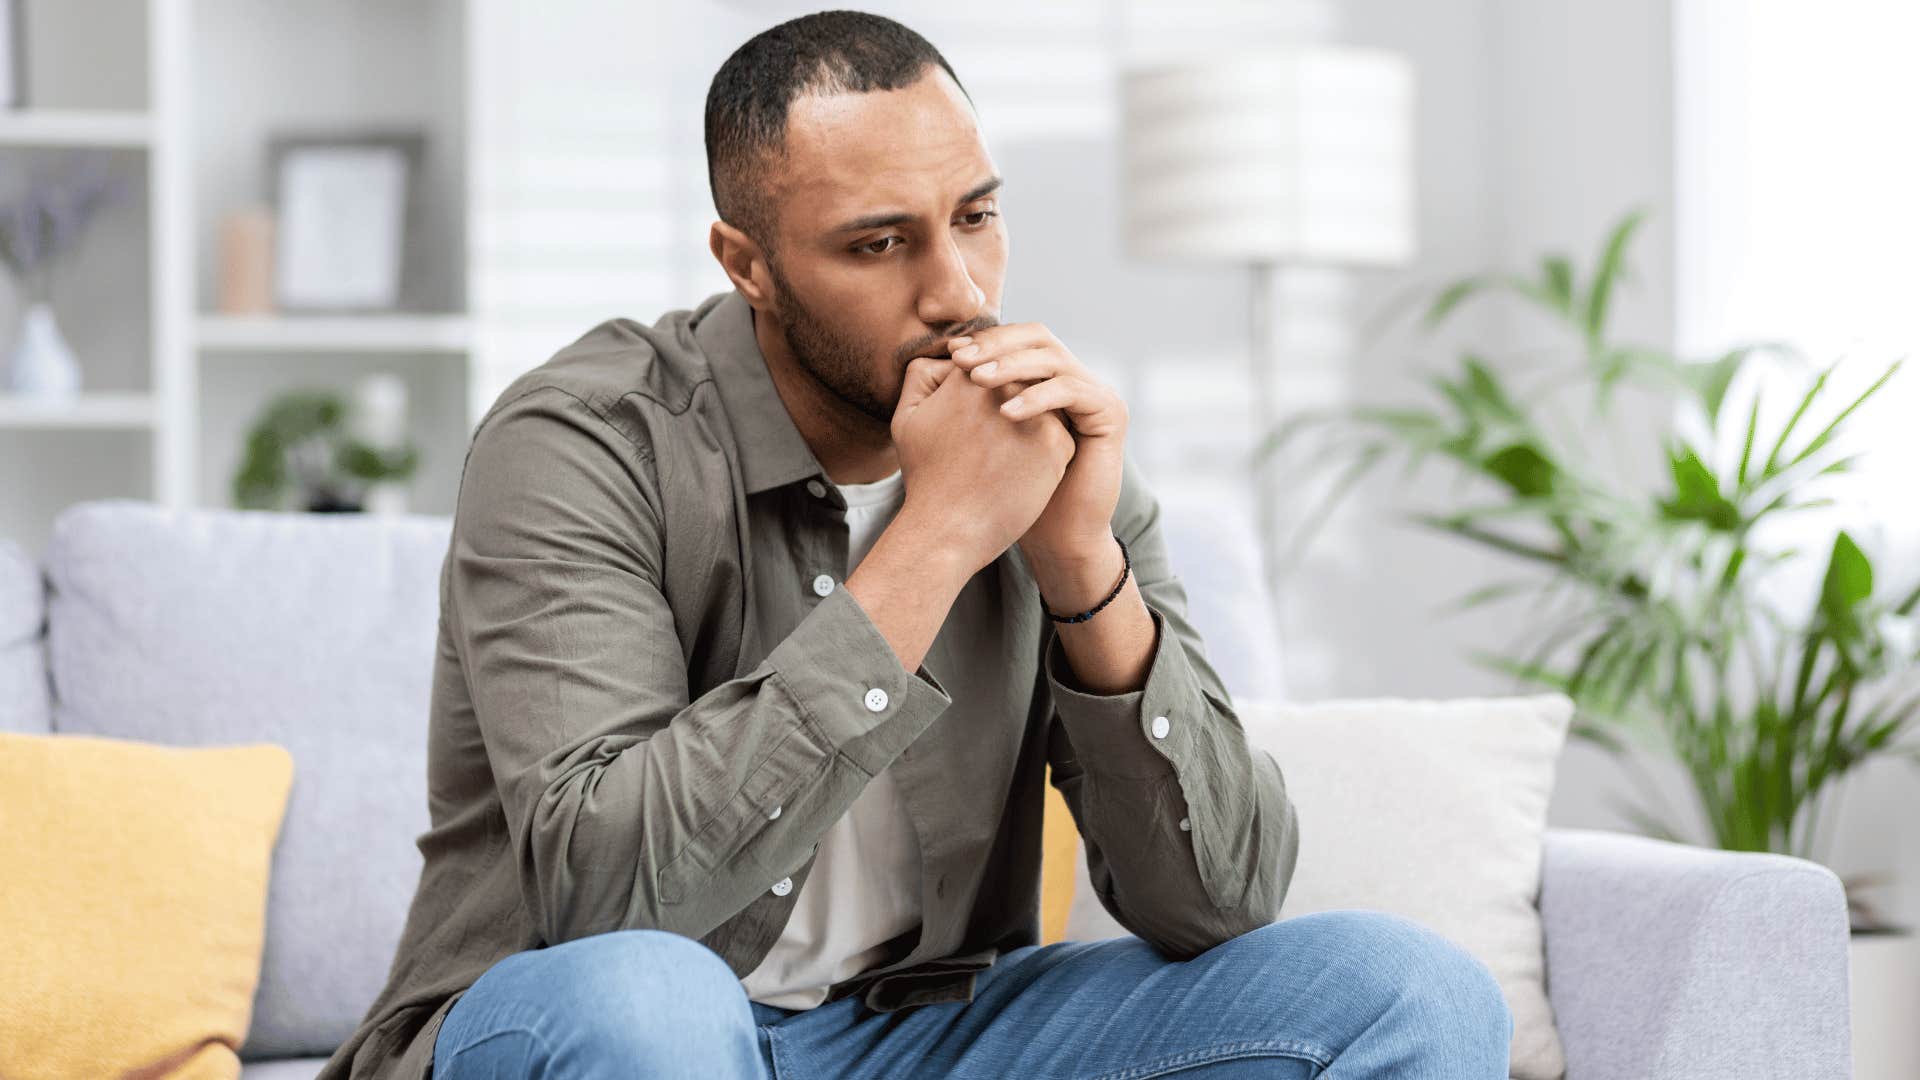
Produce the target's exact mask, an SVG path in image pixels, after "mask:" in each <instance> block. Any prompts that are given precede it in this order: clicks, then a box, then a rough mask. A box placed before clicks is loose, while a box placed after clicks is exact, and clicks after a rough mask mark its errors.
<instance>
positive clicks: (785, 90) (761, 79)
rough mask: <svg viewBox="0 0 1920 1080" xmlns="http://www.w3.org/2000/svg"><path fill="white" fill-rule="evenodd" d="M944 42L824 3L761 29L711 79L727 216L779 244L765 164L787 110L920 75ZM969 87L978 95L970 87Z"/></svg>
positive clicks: (709, 126) (716, 187)
mask: <svg viewBox="0 0 1920 1080" xmlns="http://www.w3.org/2000/svg"><path fill="white" fill-rule="evenodd" d="M931 65H938V66H939V68H940V69H941V70H942V71H945V72H946V73H947V75H948V77H949V78H951V79H953V84H954V85H955V86H960V77H959V76H958V75H955V74H954V73H953V67H952V65H950V64H948V63H947V59H946V57H944V56H941V55H940V50H938V49H936V48H934V47H933V45H932V43H931V42H929V41H927V39H926V38H923V37H921V36H920V35H919V34H916V33H914V32H913V31H912V30H909V29H908V28H907V27H905V26H903V25H902V24H900V23H898V22H895V21H894V20H892V19H889V18H886V17H884V16H880V15H873V14H870V13H868V12H864V11H818V12H815V13H813V14H811V15H802V16H800V17H799V18H797V19H789V20H787V21H786V22H783V23H781V24H780V25H778V26H775V27H771V28H769V29H766V30H762V31H761V32H760V33H758V34H755V35H754V36H753V37H751V38H748V39H747V41H746V43H745V44H744V45H741V46H740V47H739V48H738V49H735V50H734V51H733V55H732V56H729V57H727V60H726V63H724V64H721V65H720V70H719V71H718V72H716V73H714V76H713V84H712V85H711V86H709V87H708V88H707V117H706V130H707V186H708V188H709V189H710V190H711V191H712V193H713V208H714V209H715V210H716V211H718V212H719V214H720V220H722V221H724V222H726V223H727V224H729V225H732V226H733V227H734V228H736V229H739V230H740V231H741V232H744V233H746V234H747V235H748V236H750V237H752V238H753V239H754V241H755V242H756V243H758V244H759V245H760V246H761V247H762V248H764V249H766V251H767V253H768V255H769V257H771V255H772V252H773V234H774V229H773V226H774V221H773V216H774V215H773V201H772V199H771V197H770V195H769V192H768V190H767V183H766V180H765V175H766V170H765V168H764V165H765V164H766V163H767V161H768V160H769V159H771V158H778V157H780V156H782V155H784V154H785V153H786V140H787V110H788V108H789V107H790V106H791V105H792V104H793V103H794V101H795V100H797V99H798V98H799V97H800V96H801V95H802V94H807V93H841V94H846V93H858V94H865V93H871V92H873V91H876V90H898V89H901V88H902V87H907V86H911V85H913V84H914V83H916V82H919V81H920V78H921V77H922V76H923V75H925V74H926V73H927V68H928V67H929V66H931ZM960 93H961V94H962V95H965V96H966V97H967V103H968V104H969V105H971V104H972V103H973V97H972V96H971V95H968V94H967V88H966V87H964V86H960Z"/></svg>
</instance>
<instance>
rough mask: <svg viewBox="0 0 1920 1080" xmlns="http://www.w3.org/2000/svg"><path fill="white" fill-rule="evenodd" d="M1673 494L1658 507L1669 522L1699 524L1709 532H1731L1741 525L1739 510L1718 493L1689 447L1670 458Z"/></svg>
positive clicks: (1717, 486)
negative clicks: (1703, 525)
mask: <svg viewBox="0 0 1920 1080" xmlns="http://www.w3.org/2000/svg"><path fill="white" fill-rule="evenodd" d="M1673 486H1674V495H1673V497H1672V498H1670V499H1668V500H1667V501H1666V502H1664V503H1662V504H1661V506H1660V512H1661V514H1662V516H1664V517H1666V518H1667V519H1668V520H1671V521H1698V522H1701V523H1703V524H1705V525H1706V526H1707V527H1708V528H1710V529H1715V530H1718V531H1720V532H1732V531H1733V530H1734V529H1737V528H1739V526H1740V509H1739V508H1738V507H1736V506H1734V505H1733V504H1732V503H1730V502H1728V501H1727V499H1726V497H1725V496H1723V495H1721V494H1720V486H1719V483H1718V481H1716V480H1715V479H1714V475H1713V473H1712V471H1711V470H1709V469H1708V468H1707V466H1706V463H1705V462H1702V461H1701V460H1700V455H1699V454H1697V453H1695V452H1694V451H1693V449H1692V448H1691V447H1688V448H1686V453H1684V454H1675V455H1673Z"/></svg>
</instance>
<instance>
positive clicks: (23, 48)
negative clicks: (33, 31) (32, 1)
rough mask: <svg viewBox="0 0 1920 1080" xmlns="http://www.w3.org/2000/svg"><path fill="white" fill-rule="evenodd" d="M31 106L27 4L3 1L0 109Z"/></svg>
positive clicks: (0, 13) (0, 0) (0, 16)
mask: <svg viewBox="0 0 1920 1080" xmlns="http://www.w3.org/2000/svg"><path fill="white" fill-rule="evenodd" d="M26 106H27V3H26V0H0V108H6V109H24V108H26Z"/></svg>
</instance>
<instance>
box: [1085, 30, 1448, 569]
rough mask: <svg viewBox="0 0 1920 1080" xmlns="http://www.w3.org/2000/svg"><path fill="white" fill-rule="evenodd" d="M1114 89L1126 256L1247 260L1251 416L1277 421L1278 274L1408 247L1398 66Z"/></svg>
mask: <svg viewBox="0 0 1920 1080" xmlns="http://www.w3.org/2000/svg"><path fill="white" fill-rule="evenodd" d="M1121 89H1122V95H1121V107H1122V122H1121V134H1122V141H1123V147H1122V149H1123V154H1122V166H1123V171H1122V183H1121V193H1122V197H1123V200H1124V204H1123V208H1122V213H1123V222H1122V225H1123V229H1124V235H1125V240H1126V246H1127V252H1128V254H1129V255H1131V256H1133V257H1135V258H1143V259H1155V260H1162V261H1181V262H1202V263H1215V264H1218V263H1228V264H1234V265H1239V266H1242V267H1245V268H1246V269H1247V271H1248V274H1249V281H1250V285H1251V289H1252V291H1251V294H1250V297H1249V304H1248V319H1249V326H1248V331H1249V341H1248V345H1249V350H1248V352H1249V359H1250V376H1251V391H1252V397H1253V413H1254V421H1255V423H1256V425H1257V426H1256V430H1257V431H1259V432H1264V431H1266V430H1267V429H1269V428H1271V427H1272V426H1273V425H1274V424H1275V423H1277V422H1278V419H1279V418H1278V417H1277V416H1276V415H1275V402H1274V397H1275V395H1274V390H1275V379H1276V371H1277V367H1278V362H1279V358H1278V357H1277V356H1275V355H1274V353H1275V347H1274V331H1275V329H1276V323H1275V312H1274V308H1275V291H1276V286H1277V284H1278V280H1279V274H1280V272H1281V269H1282V268H1283V267H1287V266H1301V265H1319V266H1344V267H1369V266H1372V267H1384V266H1395V265H1399V264H1401V263H1404V262H1406V261H1407V260H1408V259H1410V258H1411V257H1412V255H1413V250H1414V213H1413V205H1414V203H1413V72H1412V68H1411V67H1410V66H1409V65H1408V64H1407V62H1406V60H1405V59H1403V58H1402V57H1400V56H1398V55H1396V54H1394V53H1391V52H1385V51H1381V50H1376V49H1358V48H1350V47H1336V46H1320V45H1315V46H1297V47H1291V48H1280V49H1263V50H1256V51H1249V52H1242V53H1237V54H1229V55H1225V56H1215V55H1209V56H1205V57H1200V58H1197V59H1195V60H1192V61H1188V62H1183V63H1178V64H1154V65H1151V66H1140V67H1136V68H1133V69H1131V70H1128V71H1126V72H1125V73H1124V74H1123V78H1122V86H1121ZM1252 481H1253V487H1254V491H1253V496H1254V508H1255V519H1256V520H1255V524H1256V527H1257V529H1258V533H1259V538H1260V543H1261V545H1262V548H1263V554H1265V555H1266V556H1267V557H1268V561H1269V564H1271V562H1272V555H1273V551H1272V546H1273V533H1274V520H1275V504H1274V499H1273V492H1272V489H1271V488H1272V485H1271V478H1270V477H1268V476H1267V475H1266V474H1265V473H1263V472H1262V471H1261V470H1260V469H1259V468H1258V467H1257V466H1256V468H1255V470H1254V475H1253V477H1252ZM1263 585H1270V582H1263Z"/></svg>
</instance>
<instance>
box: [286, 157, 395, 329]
mask: <svg viewBox="0 0 1920 1080" xmlns="http://www.w3.org/2000/svg"><path fill="white" fill-rule="evenodd" d="M425 151H426V136H425V135H424V134H423V133H422V132H420V131H416V130H406V131H369V132H361V133H347V134H316V133H280V134H276V135H273V136H271V137H270V138H269V140H268V151H267V170H268V184H269V188H270V190H271V191H272V204H273V214H274V245H273V246H274V258H273V262H274V268H273V277H274V282H273V291H274V303H275V305H276V306H277V307H278V308H279V309H280V310H282V311H286V312H295V313H300V312H381V311H398V310H404V309H405V308H406V307H407V306H408V300H409V297H410V295H411V292H412V282H411V281H410V278H411V277H412V275H411V274H409V273H408V272H407V270H408V265H409V263H410V262H411V261H412V258H411V253H412V252H414V251H415V250H416V249H417V246H418V245H417V243H416V239H417V236H416V233H417V231H418V228H419V217H420V215H419V212H418V206H417V202H418V199H419V190H420V165H421V161H422V159H423V158H424V156H425Z"/></svg>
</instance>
